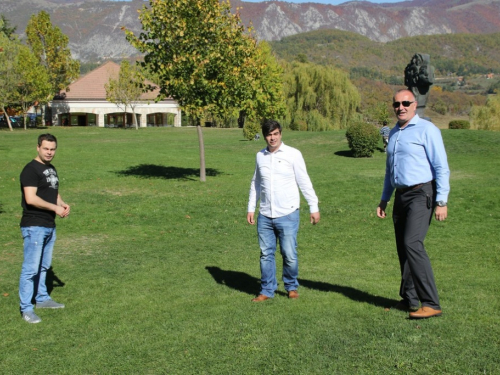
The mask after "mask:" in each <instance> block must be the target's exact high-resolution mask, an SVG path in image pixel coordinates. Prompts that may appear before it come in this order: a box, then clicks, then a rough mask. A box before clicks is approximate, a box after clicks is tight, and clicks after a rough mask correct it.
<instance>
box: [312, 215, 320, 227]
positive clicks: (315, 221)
mask: <svg viewBox="0 0 500 375" xmlns="http://www.w3.org/2000/svg"><path fill="white" fill-rule="evenodd" d="M319 219H320V215H319V212H313V213H312V214H311V224H312V225H316V224H318V223H319Z"/></svg>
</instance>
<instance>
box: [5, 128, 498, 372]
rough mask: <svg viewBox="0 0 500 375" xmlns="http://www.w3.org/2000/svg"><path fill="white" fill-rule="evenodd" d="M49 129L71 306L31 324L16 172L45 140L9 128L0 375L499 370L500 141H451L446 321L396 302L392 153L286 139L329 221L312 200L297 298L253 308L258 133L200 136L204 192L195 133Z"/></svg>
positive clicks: (55, 279)
mask: <svg viewBox="0 0 500 375" xmlns="http://www.w3.org/2000/svg"><path fill="white" fill-rule="evenodd" d="M45 131H46V130H45ZM49 131H50V132H53V133H54V134H55V135H56V136H57V137H58V140H59V150H58V152H57V155H56V158H55V161H54V164H55V166H56V167H57V169H58V172H59V176H60V188H61V190H60V192H61V195H62V197H63V198H64V200H65V201H66V202H68V203H69V204H70V205H71V206H72V209H71V212H72V213H71V215H70V217H68V218H67V219H58V220H57V225H58V229H57V230H58V232H57V235H58V240H57V242H56V247H55V250H54V260H53V275H52V276H51V278H50V280H49V287H50V288H51V289H52V297H53V298H54V299H55V300H56V301H58V302H62V303H65V304H66V308H65V309H64V310H40V311H38V313H39V315H40V317H41V318H42V319H43V322H42V323H40V324H36V325H30V324H27V323H26V322H24V321H23V320H22V319H21V318H20V315H19V307H18V303H19V302H18V279H19V273H20V268H21V263H22V239H21V235H20V231H19V220H20V215H21V207H20V188H19V174H20V172H21V169H22V168H23V166H24V165H25V164H26V163H27V162H29V161H30V160H31V159H32V158H33V157H34V156H35V155H36V137H37V136H38V134H39V133H40V132H42V131H40V130H29V131H21V130H20V131H15V132H8V131H2V132H0V137H1V139H2V144H1V145H0V152H1V155H2V159H3V161H2V163H1V164H0V225H1V228H2V230H1V232H0V332H1V334H0V335H1V336H0V337H1V340H0V373H2V374H293V375H295V374H500V358H499V354H500V316H499V309H500V303H499V297H500V245H499V244H500V230H499V228H500V225H499V224H500V220H499V219H500V204H499V203H500V194H499V187H500V177H499V171H500V133H496V132H482V131H466V130H443V131H442V133H443V137H444V141H445V145H446V148H447V151H448V157H449V163H450V168H451V171H452V175H451V195H450V199H449V218H448V220H447V221H445V222H443V223H439V222H436V221H433V223H432V225H431V228H430V231H429V233H428V236H427V241H426V247H427V250H428V252H429V255H430V257H431V261H432V265H433V268H434V272H435V276H436V281H437V286H438V290H439V293H440V297H441V304H442V307H443V316H442V317H440V318H433V319H428V320H423V321H410V320H408V319H407V314H406V313H403V312H400V311H396V310H393V309H389V308H388V307H390V306H392V305H393V304H395V303H396V302H397V301H398V299H399V298H398V289H399V265H398V261H397V255H396V249H395V243H394V234H393V229H392V223H391V220H390V219H386V220H380V219H378V218H377V217H376V215H375V208H376V206H377V204H378V202H379V198H380V193H381V189H382V180H383V173H384V162H385V154H384V153H383V152H379V151H378V152H376V154H375V155H374V157H372V158H367V159H354V158H351V157H349V153H348V152H347V151H348V146H347V142H346V140H345V136H344V132H343V131H333V132H324V133H307V132H291V131H286V130H285V131H284V134H283V140H284V142H285V143H287V144H288V145H291V146H294V147H297V148H299V149H300V150H301V151H302V153H303V155H304V158H305V160H306V163H307V166H308V171H309V174H310V176H311V179H312V181H313V184H314V187H315V189H316V192H317V194H318V196H319V198H320V210H321V215H322V217H321V222H320V223H319V224H318V225H317V226H314V227H313V226H311V225H310V224H309V222H308V215H307V212H308V211H307V204H306V203H305V201H304V200H303V204H302V208H303V210H302V215H301V227H300V231H299V261H300V283H301V288H300V289H299V292H300V298H299V299H298V300H296V301H292V300H288V299H287V298H286V295H285V294H284V289H283V285H282V283H280V291H279V293H278V294H277V296H276V297H275V298H274V299H273V300H271V301H266V302H264V303H260V304H255V303H251V302H250V300H251V298H252V297H253V296H254V295H255V294H256V293H258V291H259V277H260V270H259V248H258V243H257V236H256V228H255V227H253V226H250V225H248V224H247V223H246V220H245V218H246V205H247V198H248V190H249V184H250V179H251V177H252V173H253V168H254V162H255V153H256V152H257V151H258V150H259V149H261V148H263V147H264V141H263V140H262V139H261V140H260V141H245V140H244V139H243V135H242V131H241V130H240V129H213V128H207V129H204V137H205V148H206V159H207V168H208V170H207V181H206V182H205V183H201V182H199V179H198V173H199V171H198V168H199V154H198V141H197V135H196V130H195V129H194V128H179V129H174V128H156V129H155V128H148V129H140V130H139V131H136V130H133V129H131V130H122V129H120V130H119V129H98V128H50V129H49ZM380 146H382V144H380ZM278 259H280V257H279V256H278ZM279 272H281V271H279Z"/></svg>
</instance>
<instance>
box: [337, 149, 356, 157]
mask: <svg viewBox="0 0 500 375" xmlns="http://www.w3.org/2000/svg"><path fill="white" fill-rule="evenodd" d="M335 155H337V156H343V157H346V158H353V157H354V155H353V154H352V151H351V150H342V151H337V152H336V153H335Z"/></svg>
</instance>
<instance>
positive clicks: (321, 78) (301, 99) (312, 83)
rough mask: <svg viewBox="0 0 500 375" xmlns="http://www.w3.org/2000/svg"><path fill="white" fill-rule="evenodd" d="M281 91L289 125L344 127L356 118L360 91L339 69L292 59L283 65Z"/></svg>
mask: <svg viewBox="0 0 500 375" xmlns="http://www.w3.org/2000/svg"><path fill="white" fill-rule="evenodd" d="M284 91H285V98H286V101H287V108H288V116H289V118H287V120H288V121H289V122H290V127H291V128H292V129H296V130H301V129H304V130H330V129H344V128H346V127H347V126H348V124H349V123H350V122H352V121H353V120H357V118H358V114H357V110H358V108H359V105H360V96H359V93H358V91H357V89H356V87H355V86H354V85H353V84H352V83H351V81H350V80H349V78H348V76H347V74H345V73H344V72H342V71H340V70H338V69H334V68H332V67H327V66H320V65H315V64H312V63H308V64H304V63H299V62H293V63H292V64H291V65H289V66H288V67H287V69H286V73H285V78H284Z"/></svg>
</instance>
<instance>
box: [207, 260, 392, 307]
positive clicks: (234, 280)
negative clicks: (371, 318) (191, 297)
mask: <svg viewBox="0 0 500 375" xmlns="http://www.w3.org/2000/svg"><path fill="white" fill-rule="evenodd" d="M205 269H207V270H208V272H209V273H210V275H212V277H213V278H214V280H215V281H216V282H217V283H218V284H221V285H226V286H227V287H229V288H231V289H235V290H238V291H240V292H243V293H247V294H251V295H255V294H257V293H258V292H259V290H260V280H259V279H257V278H256V277H253V276H250V275H249V274H247V273H245V272H239V271H226V270H222V269H220V268H219V267H214V266H212V267H208V266H207V267H205ZM299 284H300V285H301V286H302V287H304V288H308V289H314V290H318V291H320V292H334V293H339V294H342V295H344V296H345V297H347V298H350V299H352V300H353V301H357V302H363V303H369V304H371V305H374V306H378V307H391V306H393V305H394V304H396V303H397V302H398V301H397V300H393V299H390V298H385V297H380V296H375V295H373V294H370V293H367V292H363V291H361V290H358V289H356V288H352V287H350V286H342V285H335V284H329V283H325V282H321V281H311V280H306V279H299ZM277 294H281V295H286V293H284V292H281V291H278V292H277Z"/></svg>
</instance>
